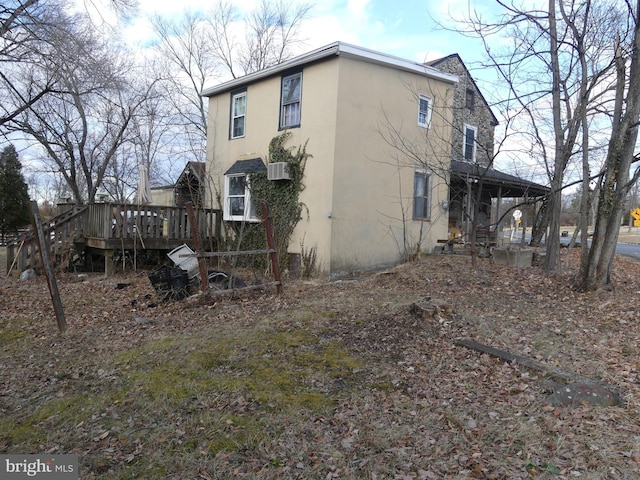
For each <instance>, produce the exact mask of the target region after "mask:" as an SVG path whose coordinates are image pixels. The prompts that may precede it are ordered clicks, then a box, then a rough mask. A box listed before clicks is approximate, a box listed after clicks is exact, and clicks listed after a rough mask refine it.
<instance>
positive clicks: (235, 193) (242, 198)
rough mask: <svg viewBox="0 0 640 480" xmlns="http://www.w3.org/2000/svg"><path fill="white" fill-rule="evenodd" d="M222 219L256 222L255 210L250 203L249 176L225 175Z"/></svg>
mask: <svg viewBox="0 0 640 480" xmlns="http://www.w3.org/2000/svg"><path fill="white" fill-rule="evenodd" d="M224 181H225V193H226V195H225V202H224V219H225V220H232V221H257V220H258V216H257V215H256V211H255V208H254V207H253V203H252V202H251V190H250V189H249V176H248V175H246V174H241V175H225V177H224Z"/></svg>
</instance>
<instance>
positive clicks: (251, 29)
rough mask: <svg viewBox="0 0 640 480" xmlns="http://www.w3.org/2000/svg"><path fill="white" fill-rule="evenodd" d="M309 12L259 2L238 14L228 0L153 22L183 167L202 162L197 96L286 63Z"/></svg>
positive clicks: (203, 130)
mask: <svg viewBox="0 0 640 480" xmlns="http://www.w3.org/2000/svg"><path fill="white" fill-rule="evenodd" d="M309 10H310V7H309V6H308V5H296V6H294V5H292V4H290V3H288V2H285V1H283V0H277V1H272V0H262V1H261V3H260V4H259V5H258V6H257V7H256V8H255V9H253V10H251V11H250V12H249V13H248V14H247V15H246V16H242V15H241V13H240V11H239V10H238V9H237V7H235V6H234V5H233V4H232V3H231V2H228V1H225V0H219V1H216V3H215V4H214V5H213V6H212V7H211V9H210V10H209V11H207V12H206V13H193V12H185V13H184V14H183V15H182V16H181V17H178V18H171V19H168V18H161V17H154V18H153V19H152V22H153V25H154V29H155V32H156V34H157V35H158V37H159V39H160V42H159V44H158V47H157V49H158V55H159V57H160V60H161V61H162V62H163V72H164V74H163V75H162V77H163V79H164V82H163V85H164V89H165V95H166V98H167V99H168V101H169V102H170V104H171V107H172V109H173V115H174V117H175V122H174V126H175V128H174V130H172V135H173V138H174V140H175V141H177V143H178V144H180V145H181V146H182V148H183V150H182V154H183V157H184V158H185V162H184V163H186V161H198V162H202V161H204V159H205V148H206V137H207V104H206V103H205V101H204V99H203V97H202V96H201V93H202V91H203V89H204V88H205V85H207V84H211V83H214V82H219V81H223V80H225V79H229V78H235V77H237V76H240V75H245V74H248V73H251V72H254V71H257V70H260V69H263V68H267V67H269V66H271V65H274V64H277V63H280V62H282V61H284V60H286V59H288V58H289V57H290V56H291V55H292V53H293V47H294V46H295V45H297V44H298V42H299V41H300V39H299V34H300V26H301V23H302V21H303V20H304V19H305V18H306V16H307V14H308V13H309ZM242 32H244V34H242ZM179 138H180V140H178V139H179ZM211 173H213V172H208V176H211ZM213 188H214V189H215V188H216V186H215V185H213ZM213 196H214V198H215V196H216V192H213Z"/></svg>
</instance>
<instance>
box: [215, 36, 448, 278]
mask: <svg viewBox="0 0 640 480" xmlns="http://www.w3.org/2000/svg"><path fill="white" fill-rule="evenodd" d="M456 82H457V76H455V75H452V74H449V73H444V72H442V71H440V70H438V69H436V68H434V67H432V66H429V65H425V64H421V63H417V62H413V61H410V60H406V59H402V58H398V57H394V56H390V55H386V54H382V53H379V52H375V51H372V50H368V49H365V48H360V47H356V46H353V45H349V44H345V43H342V42H336V43H333V44H330V45H327V46H325V47H323V48H319V49H317V50H313V51H311V52H308V53H306V54H304V55H301V56H298V57H295V58H292V59H290V60H288V61H286V62H284V63H282V64H279V65H276V66H273V67H270V68H267V69H265V70H262V71H259V72H256V73H252V74H249V75H247V76H244V77H241V78H237V79H234V80H231V81H228V82H226V83H223V84H220V85H217V86H214V87H212V88H209V89H207V90H205V91H204V92H203V95H204V96H205V97H208V99H209V118H208V131H207V165H206V170H207V172H208V175H209V176H210V178H212V179H213V182H217V183H216V185H219V186H220V187H219V189H214V188H209V189H208V191H209V192H210V193H209V197H208V201H209V205H210V206H212V207H215V206H216V205H215V199H214V195H213V193H212V192H213V191H214V190H215V191H216V192H217V193H218V194H219V198H220V199H221V202H222V205H221V206H222V209H223V210H224V218H225V221H227V222H239V221H246V222H253V221H258V218H257V216H256V212H255V208H252V207H251V201H250V200H251V199H250V196H251V189H250V185H249V184H248V181H247V180H248V178H249V177H250V174H251V173H252V172H255V171H261V170H265V169H268V168H269V166H268V165H267V162H268V146H269V142H270V141H271V139H272V138H273V137H275V136H277V135H278V134H280V133H281V132H282V131H283V130H288V131H290V132H291V137H290V139H289V145H291V146H294V147H295V146H298V145H303V144H305V142H308V143H307V146H306V150H307V153H309V154H311V155H312V158H310V159H309V160H308V161H307V164H306V170H305V181H304V184H305V189H304V190H303V192H302V193H301V198H300V200H301V202H302V203H304V205H305V206H306V209H305V213H304V214H303V218H302V220H301V221H300V223H299V224H298V225H297V227H296V229H295V231H294V234H293V238H292V239H291V242H290V249H291V252H290V253H294V254H295V253H300V252H299V251H297V250H300V249H301V245H302V244H304V247H305V248H315V249H316V253H317V261H318V267H319V269H320V271H321V272H323V273H325V274H328V275H329V276H339V275H341V274H344V273H347V272H351V271H355V270H365V269H372V268H377V267H382V266H387V265H392V264H395V263H398V262H400V261H402V260H403V259H404V258H406V256H407V255H408V254H410V253H411V252H415V251H417V250H420V251H432V249H433V247H434V246H435V245H436V243H437V240H438V239H441V238H447V234H448V211H447V203H448V198H449V192H448V185H447V178H446V170H447V169H446V168H445V175H443V174H442V171H443V170H442V166H443V165H445V166H448V163H449V161H450V159H451V140H450V139H451V136H452V124H453V110H452V104H453V92H454V87H455V85H456ZM391 131H393V134H391V133H390V132H391ZM392 138H395V139H396V141H395V143H396V145H395V146H394V145H393V144H394V141H392V140H391V139H392ZM397 140H400V141H401V142H403V143H404V145H405V146H417V148H415V149H413V151H422V152H425V153H424V155H421V156H419V158H416V156H415V155H408V154H407V153H406V152H407V149H405V148H402V147H400V146H399V145H398V142H397ZM410 150H411V149H410ZM432 165H433V166H436V165H437V168H438V172H440V173H439V174H435V173H434V172H435V170H433V169H432V168H431V166H432ZM272 173H273V174H274V175H276V177H274V178H282V177H279V176H277V175H278V172H275V169H274V171H273V172H272ZM278 181H283V180H278ZM307 212H308V214H307Z"/></svg>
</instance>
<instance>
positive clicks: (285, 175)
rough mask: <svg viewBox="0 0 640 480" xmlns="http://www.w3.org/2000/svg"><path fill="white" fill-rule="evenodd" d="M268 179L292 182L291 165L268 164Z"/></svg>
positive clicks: (282, 163)
mask: <svg viewBox="0 0 640 480" xmlns="http://www.w3.org/2000/svg"><path fill="white" fill-rule="evenodd" d="M267 178H268V179H269V180H291V177H290V176H289V164H288V163H287V162H274V163H269V164H267Z"/></svg>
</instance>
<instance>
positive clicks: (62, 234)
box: [7, 203, 222, 273]
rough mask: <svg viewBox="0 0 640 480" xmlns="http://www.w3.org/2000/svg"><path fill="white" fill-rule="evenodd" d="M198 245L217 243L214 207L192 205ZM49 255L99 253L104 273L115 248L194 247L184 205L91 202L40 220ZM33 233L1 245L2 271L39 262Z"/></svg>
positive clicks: (207, 247)
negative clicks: (4, 249)
mask: <svg viewBox="0 0 640 480" xmlns="http://www.w3.org/2000/svg"><path fill="white" fill-rule="evenodd" d="M194 213H195V218H196V221H197V231H198V235H199V237H200V238H199V240H200V245H201V246H203V247H204V249H205V250H211V251H212V250H215V249H216V248H217V247H218V245H219V243H218V239H219V238H220V231H221V220H222V215H221V212H220V211H219V210H213V209H195V210H194ZM44 230H45V232H46V233H47V237H48V238H49V250H50V253H51V258H52V259H55V260H56V261H57V263H58V264H60V266H63V265H62V264H63V263H64V262H65V261H66V262H68V261H69V256H70V255H73V254H75V255H79V254H82V255H86V254H87V253H91V254H94V255H96V254H97V255H102V256H104V257H105V272H106V273H109V270H110V265H109V264H110V261H109V260H110V259H111V257H113V255H114V252H116V251H130V250H134V249H135V250H138V251H140V250H162V251H164V250H166V251H169V250H172V249H174V248H175V247H177V246H180V245H182V244H187V245H189V246H190V247H192V248H193V247H194V245H195V243H194V239H193V235H192V228H191V224H190V222H189V219H188V214H187V209H186V208H182V207H158V206H149V205H145V206H140V207H139V206H137V205H128V204H114V203H96V204H91V205H87V206H83V207H70V208H69V210H67V211H65V212H63V213H61V214H60V215H58V216H57V217H55V218H53V219H51V220H49V221H48V222H46V223H45V224H44ZM36 243H37V242H36V240H35V236H34V235H33V234H32V232H28V233H26V234H24V235H22V236H21V237H20V238H18V239H16V240H15V241H14V242H12V243H11V244H9V245H8V246H7V271H8V270H9V269H10V268H11V266H12V265H13V269H14V270H17V271H19V272H21V271H23V270H25V269H26V268H30V267H32V268H34V267H37V266H38V264H39V261H40V259H39V255H36V253H37V245H36Z"/></svg>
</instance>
